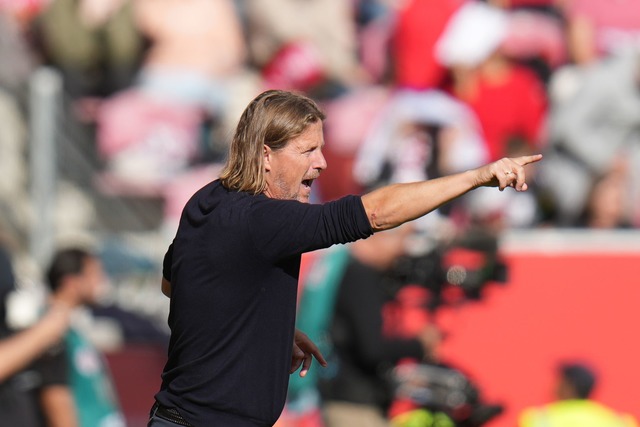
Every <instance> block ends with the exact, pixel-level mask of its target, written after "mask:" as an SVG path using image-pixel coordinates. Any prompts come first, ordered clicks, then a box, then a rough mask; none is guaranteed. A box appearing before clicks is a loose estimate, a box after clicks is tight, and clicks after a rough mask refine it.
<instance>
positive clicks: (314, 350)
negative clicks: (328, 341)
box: [289, 329, 327, 377]
mask: <svg viewBox="0 0 640 427" xmlns="http://www.w3.org/2000/svg"><path fill="white" fill-rule="evenodd" d="M314 357H315V358H316V360H317V361H318V362H320V364H321V365H322V366H327V361H326V360H324V357H323V356H322V354H321V353H320V350H318V347H317V346H316V345H315V344H314V343H313V341H311V340H310V339H309V337H308V336H307V335H306V334H305V333H304V332H301V331H299V330H297V329H296V333H295V336H294V338H293V353H292V354H291V370H290V371H289V373H290V374H293V373H294V372H295V371H297V370H298V368H299V367H300V366H301V365H302V369H301V370H300V376H301V377H304V376H305V375H307V371H309V367H310V366H311V361H312V360H313V358H314Z"/></svg>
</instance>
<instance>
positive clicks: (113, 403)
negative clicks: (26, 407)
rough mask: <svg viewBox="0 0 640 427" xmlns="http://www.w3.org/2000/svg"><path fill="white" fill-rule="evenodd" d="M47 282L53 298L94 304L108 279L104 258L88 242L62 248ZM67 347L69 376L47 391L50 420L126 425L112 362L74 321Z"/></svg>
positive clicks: (70, 426)
mask: <svg viewBox="0 0 640 427" xmlns="http://www.w3.org/2000/svg"><path fill="white" fill-rule="evenodd" d="M47 282H48V284H49V286H50V287H51V299H52V301H54V302H64V303H66V304H67V305H69V306H70V307H75V308H76V309H80V308H81V307H83V306H87V305H91V304H94V303H95V302H96V301H97V299H98V297H99V296H100V294H101V293H102V291H103V289H104V284H105V283H106V282H105V280H104V272H103V270H102V264H101V262H100V259H99V258H98V257H97V256H95V255H93V254H92V253H90V252H89V251H87V250H85V249H83V248H68V249H62V250H59V251H58V252H57V253H56V254H55V255H54V256H53V259H52V261H51V263H50V267H49V269H48V272H47ZM72 319H73V318H72ZM63 348H64V350H63V351H62V352H60V355H59V357H60V358H64V359H65V362H66V364H65V366H66V369H67V371H68V375H67V377H66V378H67V380H68V381H67V383H65V384H52V385H51V386H49V387H47V389H46V390H43V392H42V399H41V402H42V407H43V412H44V414H45V418H46V419H47V422H48V425H55V426H57V425H60V426H67V427H76V426H78V427H124V426H125V421H124V417H123V415H122V413H121V411H120V407H119V403H118V401H117V398H116V394H115V389H114V387H113V385H112V382H111V376H110V373H109V370H108V366H107V364H106V362H105V361H104V359H103V356H102V354H101V353H100V351H99V350H98V349H97V348H96V347H94V346H93V344H92V343H91V342H90V341H89V339H88V338H87V337H86V336H85V335H84V334H83V333H82V332H81V331H80V330H79V329H78V328H75V327H74V325H73V321H72V323H71V327H70V329H69V330H68V332H67V334H66V336H65V337H64V347H63Z"/></svg>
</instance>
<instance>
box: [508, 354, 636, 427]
mask: <svg viewBox="0 0 640 427" xmlns="http://www.w3.org/2000/svg"><path fill="white" fill-rule="evenodd" d="M595 384H596V377H595V374H594V373H593V371H592V370H591V369H589V368H588V367H587V366H585V365H582V364H578V363H568V364H562V365H560V366H559V368H558V384H557V388H556V399H557V401H556V402H553V403H550V404H548V405H545V406H542V407H539V408H529V409H526V410H525V411H523V413H522V415H521V416H520V423H519V426H520V427H570V426H578V425H579V426H581V427H591V426H593V427H637V425H638V424H637V423H636V421H635V420H634V419H633V417H631V416H629V415H626V414H618V413H616V412H615V411H613V410H611V409H610V408H607V407H606V406H604V405H602V404H600V403H598V402H596V401H594V400H591V399H590V398H589V397H590V396H591V392H592V391H593V388H594V387H595Z"/></svg>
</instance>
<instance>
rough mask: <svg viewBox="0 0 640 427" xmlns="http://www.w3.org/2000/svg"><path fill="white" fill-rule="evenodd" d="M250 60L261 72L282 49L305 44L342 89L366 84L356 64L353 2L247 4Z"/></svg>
mask: <svg viewBox="0 0 640 427" xmlns="http://www.w3.org/2000/svg"><path fill="white" fill-rule="evenodd" d="M244 3H245V4H244V8H245V9H244V10H245V13H246V17H247V32H248V40H249V48H250V51H251V59H252V61H253V62H254V64H255V65H256V66H257V67H258V68H262V67H264V66H265V64H267V63H268V62H269V61H271V60H272V58H274V56H275V55H276V54H277V52H278V51H280V49H282V47H283V46H287V45H289V44H291V43H299V42H305V43H309V44H310V45H312V46H313V47H314V48H315V49H316V50H317V51H318V53H319V58H320V63H321V67H322V70H324V73H326V75H327V76H328V78H329V79H330V80H335V81H338V82H341V83H342V84H343V85H346V86H351V85H352V84H355V83H359V82H362V81H366V80H367V79H368V77H367V76H366V74H365V73H364V72H363V69H362V67H361V65H360V63H359V61H358V56H357V53H358V52H357V47H358V46H357V37H356V25H355V22H354V20H353V16H354V7H355V6H354V5H353V2H348V1H347V2H345V1H342V0H308V1H304V2H300V1H297V0H247V1H246V2H244Z"/></svg>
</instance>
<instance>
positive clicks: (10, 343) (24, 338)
mask: <svg viewBox="0 0 640 427" xmlns="http://www.w3.org/2000/svg"><path fill="white" fill-rule="evenodd" d="M69 314H70V308H69V307H67V306H66V305H63V304H52V305H51V307H50V308H49V310H48V311H47V313H46V314H45V315H44V317H43V318H42V319H41V320H40V321H39V322H38V323H36V324H35V325H33V326H31V327H30V328H29V329H26V330H24V331H21V332H19V333H17V334H15V335H13V336H11V337H9V338H6V339H3V340H2V341H0V383H1V382H2V381H4V380H5V379H7V378H8V377H10V376H11V375H13V374H15V373H16V372H18V371H19V370H20V369H22V368H24V367H25V366H27V365H28V364H29V363H31V362H32V361H33V360H35V359H36V358H38V357H39V356H40V355H41V354H42V353H44V351H45V350H46V349H47V348H49V347H50V346H52V345H53V344H55V343H56V342H57V341H58V340H60V339H61V338H62V336H63V335H64V333H65V331H66V330H67V327H68V325H69Z"/></svg>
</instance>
